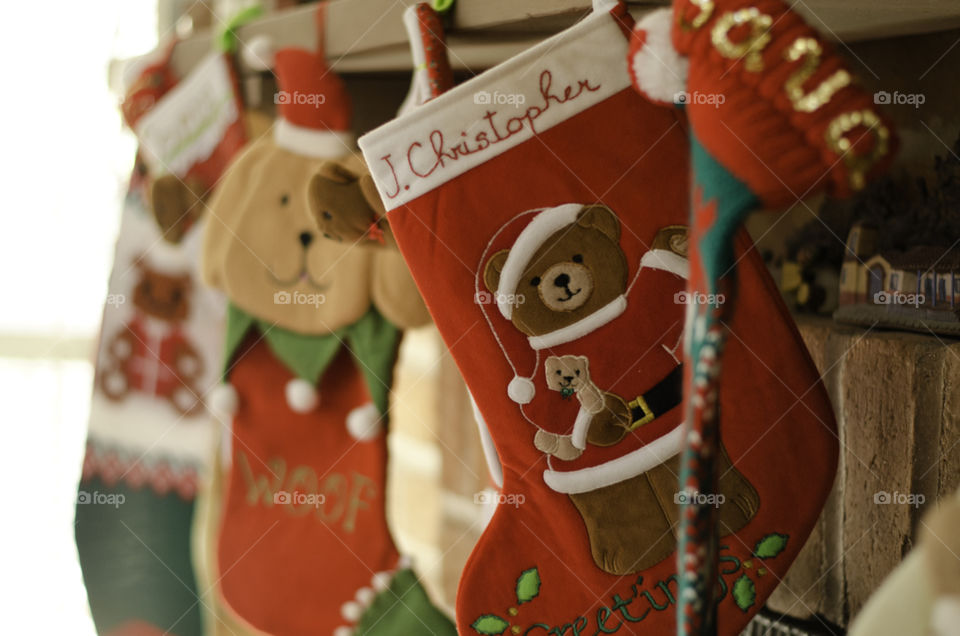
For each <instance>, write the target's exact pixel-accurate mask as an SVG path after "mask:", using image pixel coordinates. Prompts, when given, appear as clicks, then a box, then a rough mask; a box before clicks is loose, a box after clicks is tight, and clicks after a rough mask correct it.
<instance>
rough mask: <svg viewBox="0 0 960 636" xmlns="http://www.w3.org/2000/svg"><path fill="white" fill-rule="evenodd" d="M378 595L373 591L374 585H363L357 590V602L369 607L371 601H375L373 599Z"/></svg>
mask: <svg viewBox="0 0 960 636" xmlns="http://www.w3.org/2000/svg"><path fill="white" fill-rule="evenodd" d="M376 595H377V593H376V592H374V591H373V588H372V587H361V588H360V589H359V590H357V595H356V599H357V603H360V604H361V605H363V606H364V607H369V606H370V603H373V599H374V597H375V596H376Z"/></svg>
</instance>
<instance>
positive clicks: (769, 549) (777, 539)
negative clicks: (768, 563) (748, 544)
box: [753, 532, 790, 559]
mask: <svg viewBox="0 0 960 636" xmlns="http://www.w3.org/2000/svg"><path fill="white" fill-rule="evenodd" d="M789 538H790V537H789V536H788V535H785V534H780V533H779V532H771V533H770V534H768V535H767V536H765V537H764V538H762V539H760V540H759V541H757V545H756V547H755V548H754V549H753V556H755V557H757V558H760V559H772V558H773V557H775V556H777V555H778V554H780V553H781V552H783V550H784V549H785V548H786V547H787V539H789Z"/></svg>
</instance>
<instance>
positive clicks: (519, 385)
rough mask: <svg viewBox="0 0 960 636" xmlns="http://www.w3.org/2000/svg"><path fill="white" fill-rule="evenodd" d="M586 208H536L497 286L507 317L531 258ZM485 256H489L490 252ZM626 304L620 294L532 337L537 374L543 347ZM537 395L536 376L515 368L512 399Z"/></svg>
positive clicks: (600, 322)
mask: <svg viewBox="0 0 960 636" xmlns="http://www.w3.org/2000/svg"><path fill="white" fill-rule="evenodd" d="M583 209H584V205H583V204H580V203H564V204H562V205H558V206H555V207H552V208H544V209H542V210H539V211H536V210H534V211H533V212H535V213H536V216H534V218H533V220H531V221H530V222H529V223H527V225H526V226H525V227H524V228H523V230H521V231H520V234H519V235H518V236H517V238H516V240H514V242H513V245H511V246H510V251H509V253H508V254H507V260H506V261H505V262H504V264H503V267H502V269H501V270H500V281H499V283H498V285H497V291H496V298H495V301H496V304H497V309H499V310H500V313H501V314H502V315H503V317H504V318H506V319H507V320H511V319H512V318H513V311H514V308H515V307H516V306H517V305H518V304H520V303H522V302H523V301H522V298H523V296H522V295H521V294H519V293H517V287H518V285H519V284H520V278H521V277H522V276H523V273H524V270H525V269H526V268H527V265H528V264H529V263H530V260H531V259H532V258H533V256H534V255H535V254H536V253H537V251H538V250H539V249H540V248H541V247H542V246H543V245H544V244H545V243H546V241H547V240H548V239H549V238H550V237H551V236H553V235H555V234H556V233H557V232H559V231H561V230H562V229H564V228H566V227H568V226H570V225H573V224H574V223H576V222H577V219H578V218H579V215H580V212H581V211H582V210H583ZM526 214H529V212H527V213H524V214H521V215H519V216H518V217H515V218H514V219H513V220H511V221H508V222H507V224H506V225H504V227H503V228H501V231H503V230H505V229H506V228H507V226H509V225H511V224H513V223H514V221H516V219H517V218H520V217H522V216H525V215H526ZM498 234H499V232H498ZM495 239H496V236H494V240H495ZM492 242H493V241H491V243H492ZM487 249H488V251H489V249H490V248H489V247H488V248H487ZM484 258H485V259H486V254H485V255H484ZM626 307H627V302H626V299H625V298H624V297H623V296H618V297H617V298H616V299H614V300H613V301H611V302H610V303H608V304H607V305H606V306H604V307H601V308H600V309H598V310H597V311H595V312H594V313H592V314H590V315H589V316H587V317H585V318H583V319H581V320H579V321H577V322H576V323H574V324H572V325H568V326H566V327H564V328H562V329H558V330H557V331H553V332H551V333H548V334H543V335H538V336H531V337H529V338H528V342H529V344H530V346H531V347H532V348H533V349H534V350H535V351H537V352H538V353H537V360H536V361H535V362H534V373H536V370H537V368H538V367H539V351H540V349H545V348H547V347H550V346H553V345H556V344H562V343H564V342H570V341H571V340H576V339H577V338H579V337H581V336H583V335H586V334H587V333H590V332H591V331H593V330H594V329H596V328H597V327H599V326H600V325H603V324H606V323H607V322H610V321H611V320H613V319H614V318H616V317H617V316H619V315H620V314H621V313H623V311H624V310H625V309H626ZM491 327H492V325H491ZM498 340H499V338H498ZM501 347H502V344H501ZM504 355H505V356H506V357H507V358H508V360H509V356H508V355H507V352H506V350H504ZM511 366H512V363H511ZM535 394H536V390H535V388H534V384H533V379H532V377H525V376H521V375H519V374H518V373H516V369H515V370H514V376H513V379H511V380H510V383H509V384H508V385H507V395H509V396H510V399H511V400H513V401H514V402H516V403H518V404H528V403H529V402H530V401H531V400H533V398H534V396H535Z"/></svg>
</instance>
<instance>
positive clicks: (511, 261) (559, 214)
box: [497, 203, 583, 320]
mask: <svg viewBox="0 0 960 636" xmlns="http://www.w3.org/2000/svg"><path fill="white" fill-rule="evenodd" d="M582 209H583V206H582V205H581V204H579V203H564V204H563V205H558V206H556V207H555V208H549V209H546V210H544V211H543V212H541V213H540V214H538V215H537V216H535V217H533V220H532V221H530V223H528V224H527V227H525V228H523V231H522V232H520V236H518V237H517V240H516V241H514V242H513V246H511V247H510V253H509V255H508V256H507V262H506V263H504V264H503V270H502V271H501V272H500V284H499V285H497V307H498V308H499V309H500V313H501V314H503V317H504V318H506V319H507V320H510V318H511V316H512V315H513V305H514V301H515V300H516V298H517V294H516V291H517V285H519V283H520V277H521V276H523V270H524V269H526V267H527V263H529V262H530V259H531V258H533V255H534V254H535V253H536V251H537V250H538V249H540V246H541V245H543V243H544V241H546V240H547V239H548V238H550V237H551V236H553V235H554V234H555V233H556V232H559V231H560V230H562V229H563V228H565V227H567V226H568V225H571V224H572V223H574V222H575V221H576V220H577V214H578V213H579V212H580V210H582Z"/></svg>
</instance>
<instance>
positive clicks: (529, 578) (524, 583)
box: [517, 568, 540, 605]
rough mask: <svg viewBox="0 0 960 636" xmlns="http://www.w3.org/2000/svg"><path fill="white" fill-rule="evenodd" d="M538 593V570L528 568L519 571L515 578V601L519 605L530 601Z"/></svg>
mask: <svg viewBox="0 0 960 636" xmlns="http://www.w3.org/2000/svg"><path fill="white" fill-rule="evenodd" d="M539 594H540V572H538V571H537V568H530V569H529V570H524V571H523V572H521V573H520V577H519V578H518V579H517V602H518V603H520V604H521V605H522V604H523V603H526V602H527V601H532V600H533V599H535V598H537V596H538V595H539Z"/></svg>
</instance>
